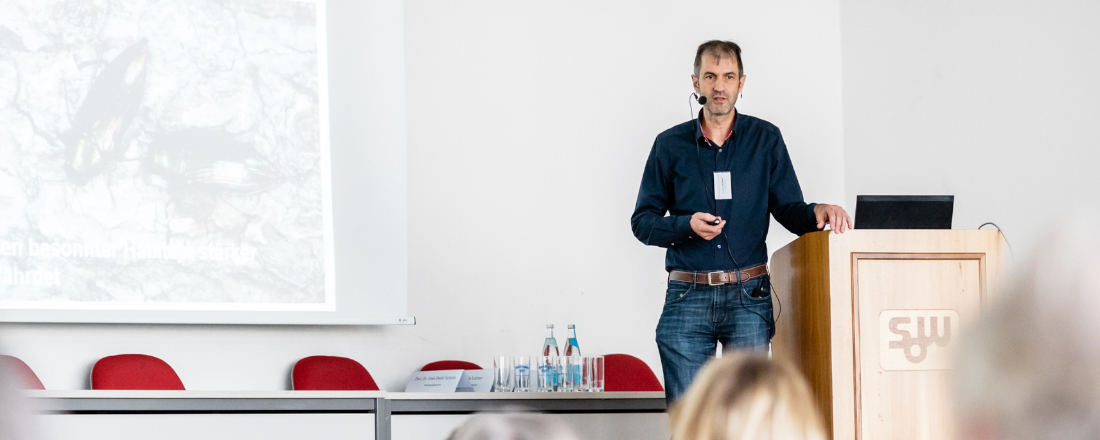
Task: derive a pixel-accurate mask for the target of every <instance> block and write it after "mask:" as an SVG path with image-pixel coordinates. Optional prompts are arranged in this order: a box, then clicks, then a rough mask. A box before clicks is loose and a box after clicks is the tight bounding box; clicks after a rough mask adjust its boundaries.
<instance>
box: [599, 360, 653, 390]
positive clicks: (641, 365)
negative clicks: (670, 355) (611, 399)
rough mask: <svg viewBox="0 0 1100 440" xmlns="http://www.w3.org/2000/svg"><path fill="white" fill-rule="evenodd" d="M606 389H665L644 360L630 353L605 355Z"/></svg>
mask: <svg viewBox="0 0 1100 440" xmlns="http://www.w3.org/2000/svg"><path fill="white" fill-rule="evenodd" d="M603 368H604V391H664V390H665V388H664V387H662V386H661V382H660V381H658V380H657V376H656V375H655V374H653V370H650V369H649V365H646V363H645V362H644V361H642V360H641V359H638V358H636V357H634V356H631V355H629V354H609V355H606V356H604V366H603Z"/></svg>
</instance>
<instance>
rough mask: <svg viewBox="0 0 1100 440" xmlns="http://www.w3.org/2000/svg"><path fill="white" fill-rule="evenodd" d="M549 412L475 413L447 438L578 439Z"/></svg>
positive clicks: (472, 439)
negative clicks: (548, 413) (541, 413)
mask: <svg viewBox="0 0 1100 440" xmlns="http://www.w3.org/2000/svg"><path fill="white" fill-rule="evenodd" d="M553 417H554V416H550V415H545V414H543V415H537V414H524V413H516V414H478V415H475V416H473V417H472V418H470V419H469V420H467V421H466V423H463V424H462V426H459V427H458V428H457V429H455V430H454V432H452V433H451V436H450V437H447V440H577V436H576V435H575V434H573V431H572V430H570V429H569V428H568V427H566V426H565V425H564V424H562V423H561V422H559V421H557V420H556V419H554V418H553Z"/></svg>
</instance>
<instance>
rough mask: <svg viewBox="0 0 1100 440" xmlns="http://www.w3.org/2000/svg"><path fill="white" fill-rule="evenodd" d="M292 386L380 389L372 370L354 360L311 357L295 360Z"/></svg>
mask: <svg viewBox="0 0 1100 440" xmlns="http://www.w3.org/2000/svg"><path fill="white" fill-rule="evenodd" d="M290 388H291V389H295V390H345V391H353V390H354V391H377V390H378V384H377V383H375V382H374V378H373V377H371V376H370V372H368V371H367V369H366V368H363V366H362V365H360V364H359V363H358V362H356V361H355V360H354V359H348V358H346V357H339V356H310V357H307V358H303V359H301V360H299V361H298V362H295V363H294V368H293V369H292V371H291V373H290Z"/></svg>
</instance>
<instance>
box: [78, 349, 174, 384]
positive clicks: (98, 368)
mask: <svg viewBox="0 0 1100 440" xmlns="http://www.w3.org/2000/svg"><path fill="white" fill-rule="evenodd" d="M92 389H93V390H182V389H184V388H183V382H182V381H180V377H179V376H178V375H176V370H173V369H172V367H171V366H170V365H168V363H167V362H164V361H162V360H160V359H159V358H155V357H153V356H149V355H144V354H120V355H115V356H107V357H105V358H103V359H100V360H98V361H96V363H95V365H93V366H92Z"/></svg>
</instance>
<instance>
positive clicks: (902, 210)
mask: <svg viewBox="0 0 1100 440" xmlns="http://www.w3.org/2000/svg"><path fill="white" fill-rule="evenodd" d="M954 205H955V196H856V222H855V225H854V227H855V229H951V211H952V209H953V208H954Z"/></svg>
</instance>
